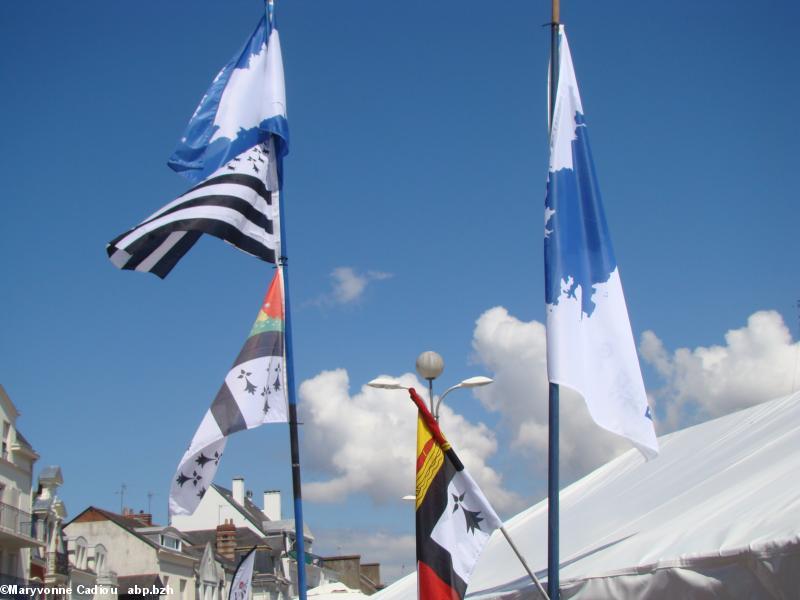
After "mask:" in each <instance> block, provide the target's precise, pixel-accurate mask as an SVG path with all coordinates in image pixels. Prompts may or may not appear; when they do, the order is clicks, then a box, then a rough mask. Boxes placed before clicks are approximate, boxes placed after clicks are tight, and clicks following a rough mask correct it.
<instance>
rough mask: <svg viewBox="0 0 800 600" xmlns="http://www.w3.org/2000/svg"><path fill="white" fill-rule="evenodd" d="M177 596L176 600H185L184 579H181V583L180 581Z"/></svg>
mask: <svg viewBox="0 0 800 600" xmlns="http://www.w3.org/2000/svg"><path fill="white" fill-rule="evenodd" d="M178 594H179V595H178V598H179V599H180V600H184V598H186V580H185V579H181V581H180V590H179V592H178Z"/></svg>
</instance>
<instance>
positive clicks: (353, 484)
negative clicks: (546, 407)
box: [300, 369, 523, 513]
mask: <svg viewBox="0 0 800 600" xmlns="http://www.w3.org/2000/svg"><path fill="white" fill-rule="evenodd" d="M396 379H398V380H399V381H400V382H402V383H403V385H407V386H414V387H416V388H417V389H423V387H424V386H423V385H422V384H420V383H419V381H417V378H416V377H415V376H414V375H412V374H410V373H407V374H405V375H402V376H400V377H398V378H396ZM300 398H301V406H302V407H303V411H304V414H303V419H304V422H305V423H306V424H308V425H309V427H307V428H306V429H305V431H304V438H305V449H304V458H305V460H306V464H307V465H308V466H309V467H310V468H311V469H313V470H315V471H317V472H320V473H323V474H324V475H325V476H327V477H328V479H325V480H322V481H312V482H310V483H304V485H303V493H304V495H305V497H306V498H307V499H309V500H312V501H317V502H337V501H342V500H344V499H345V498H346V497H347V496H348V495H350V494H355V493H364V494H367V495H369V496H370V497H371V498H372V500H373V501H374V502H376V503H379V504H382V503H386V502H390V501H399V498H401V497H402V496H405V495H408V494H413V493H414V479H415V474H414V469H415V466H414V462H415V458H416V456H415V455H416V423H417V414H416V410H414V407H413V404H412V403H411V400H410V399H409V398H408V396H407V394H406V393H405V392H403V391H402V390H400V391H397V390H393V391H387V390H378V389H373V388H370V387H368V386H366V385H365V386H362V388H361V390H360V391H359V392H358V393H356V394H353V395H351V394H350V390H349V378H348V375H347V372H346V371H345V370H343V369H338V370H335V371H324V372H322V373H320V374H319V375H317V376H316V377H313V378H311V379H309V380H306V381H304V382H303V383H302V385H301V386H300ZM441 422H442V426H443V428H444V430H445V432H446V435H447V436H448V439H449V440H450V441H451V442H452V443H453V445H454V447H455V448H456V449H457V451H458V454H459V457H460V458H461V460H462V461H463V462H464V464H465V465H466V467H467V468H468V469H469V471H470V473H471V474H472V476H473V477H474V478H475V480H476V481H477V482H478V484H479V485H480V486H481V488H482V489H483V491H484V493H485V494H486V496H487V497H488V498H489V499H490V501H491V502H492V504H493V505H494V507H495V509H496V510H497V511H498V512H501V513H507V512H509V511H515V510H518V509H520V508H521V507H522V506H523V503H522V501H521V499H520V498H519V496H517V495H516V494H514V493H512V492H509V491H507V490H505V489H504V488H503V486H502V476H501V475H500V474H499V473H497V471H495V470H494V469H493V468H492V467H490V466H489V465H488V464H487V460H488V459H489V458H490V457H491V456H492V455H494V454H495V453H496V452H497V440H496V439H495V436H494V433H493V432H492V431H491V430H489V428H488V427H486V426H485V425H484V424H482V423H480V424H477V425H474V424H472V423H470V422H469V421H467V420H466V419H464V418H463V417H462V416H461V415H458V414H456V413H454V412H453V411H452V410H451V409H450V407H448V406H443V407H442V411H441Z"/></svg>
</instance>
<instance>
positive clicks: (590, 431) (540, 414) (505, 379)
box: [472, 307, 631, 483]
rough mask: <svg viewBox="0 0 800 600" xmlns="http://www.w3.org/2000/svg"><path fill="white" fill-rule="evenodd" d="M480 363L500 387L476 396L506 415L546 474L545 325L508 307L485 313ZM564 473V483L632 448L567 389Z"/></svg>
mask: <svg viewBox="0 0 800 600" xmlns="http://www.w3.org/2000/svg"><path fill="white" fill-rule="evenodd" d="M472 347H473V350H474V351H475V360H476V362H478V363H480V364H482V365H484V366H485V367H486V368H487V369H489V370H490V371H491V372H492V373H493V375H492V376H493V378H494V380H495V382H494V384H492V385H490V386H486V387H484V388H478V389H477V390H476V391H475V395H476V396H477V397H478V398H479V399H480V401H481V402H482V403H483V405H484V406H485V407H486V408H487V409H488V410H490V411H494V412H497V413H499V414H500V415H501V420H502V423H503V426H504V427H505V428H507V429H508V431H509V432H510V434H511V447H512V449H514V450H516V451H517V452H519V453H521V454H523V455H525V456H528V457H530V458H531V459H533V460H534V461H535V464H537V465H538V466H539V470H540V472H541V473H544V469H545V467H546V465H547V427H548V425H547V424H548V382H547V347H546V337H545V326H544V325H543V324H542V323H539V322H537V321H529V322H525V321H521V320H519V319H517V318H516V317H514V316H512V315H510V314H509V313H508V311H507V310H506V309H505V308H503V307H495V308H492V309H490V310H487V311H486V312H484V313H483V314H482V315H481V316H480V317H479V318H478V320H477V322H476V325H475V330H474V333H473V338H472ZM560 398H561V400H560V405H561V410H560V437H561V440H560V450H561V473H562V479H563V480H564V483H567V482H569V481H571V480H574V479H576V478H577V477H579V476H581V475H583V474H585V473H587V472H589V471H591V470H592V469H594V468H596V467H598V466H599V465H601V464H603V463H605V462H607V461H608V460H610V459H611V458H613V457H614V456H616V455H618V454H620V453H622V452H624V451H625V450H628V449H630V447H631V446H630V444H628V443H627V442H626V441H625V440H623V439H622V438H620V437H619V436H616V435H614V434H612V433H609V432H607V431H606V430H604V429H602V428H600V427H598V426H597V425H596V424H595V423H594V421H592V419H591V417H590V416H589V412H588V410H587V409H586V405H585V403H584V402H583V399H582V398H581V397H580V396H579V395H578V394H576V393H574V392H572V391H571V390H569V389H568V388H565V387H563V386H562V388H561V396H560Z"/></svg>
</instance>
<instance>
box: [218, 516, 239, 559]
mask: <svg viewBox="0 0 800 600" xmlns="http://www.w3.org/2000/svg"><path fill="white" fill-rule="evenodd" d="M217 554H220V555H222V556H224V557H225V558H227V559H228V560H234V559H235V558H236V525H234V524H233V519H225V522H224V523H223V524H222V525H217Z"/></svg>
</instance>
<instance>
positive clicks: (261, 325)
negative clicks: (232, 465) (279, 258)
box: [169, 269, 289, 515]
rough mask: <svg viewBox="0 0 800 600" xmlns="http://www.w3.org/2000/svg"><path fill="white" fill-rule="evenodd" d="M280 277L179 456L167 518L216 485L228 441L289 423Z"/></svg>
mask: <svg viewBox="0 0 800 600" xmlns="http://www.w3.org/2000/svg"><path fill="white" fill-rule="evenodd" d="M283 315H284V306H283V278H282V276H281V270H280V269H277V270H276V271H275V277H274V278H273V279H272V283H271V284H270V286H269V290H268V291H267V295H266V296H265V298H264V302H263V304H262V305H261V310H259V312H258V316H257V317H256V322H255V323H254V324H253V328H252V329H251V330H250V335H249V336H248V338H247V341H246V342H245V344H244V346H243V347H242V350H241V352H240V353H239V356H238V358H237V359H236V361H235V362H234V364H233V368H231V370H230V371H229V372H228V375H227V376H226V377H225V383H223V384H222V388H221V389H220V390H219V392H218V393H217V396H216V398H214V402H213V403H212V404H211V408H210V409H209V410H208V411H207V412H206V414H205V417H203V420H202V422H201V423H200V427H199V428H198V429H197V432H196V433H195V434H194V437H193V438H192V442H191V444H190V445H189V448H188V449H187V450H186V453H185V454H184V455H183V458H182V459H181V462H180V464H179V465H178V470H177V472H176V473H175V477H174V478H173V480H172V485H171V487H170V492H169V512H170V515H190V514H192V513H193V512H194V510H195V508H197V505H198V504H199V503H200V500H201V499H202V497H203V495H204V494H205V492H206V490H207V489H208V486H209V485H211V482H212V481H213V480H214V474H215V473H216V472H217V467H218V465H219V460H220V458H221V457H222V452H223V450H224V449H225V441H226V439H227V436H229V435H230V434H232V433H236V432H237V431H242V430H243V429H253V428H254V427H258V426H259V425H261V424H262V423H286V422H288V420H289V419H288V407H287V403H286V391H285V390H286V382H285V376H284V360H283V354H284V343H283V341H284V339H283V332H284V327H283V319H284V317H283Z"/></svg>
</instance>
